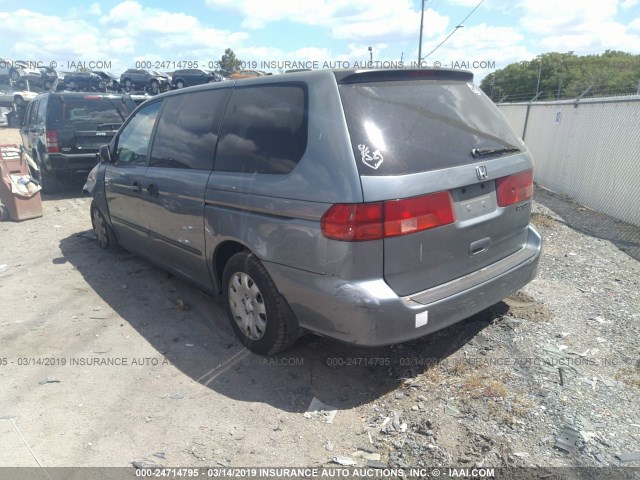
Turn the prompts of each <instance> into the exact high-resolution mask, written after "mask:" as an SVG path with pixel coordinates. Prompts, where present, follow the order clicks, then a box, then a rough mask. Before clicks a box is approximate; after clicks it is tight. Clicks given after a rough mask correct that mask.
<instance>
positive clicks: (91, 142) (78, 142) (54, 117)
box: [20, 92, 135, 193]
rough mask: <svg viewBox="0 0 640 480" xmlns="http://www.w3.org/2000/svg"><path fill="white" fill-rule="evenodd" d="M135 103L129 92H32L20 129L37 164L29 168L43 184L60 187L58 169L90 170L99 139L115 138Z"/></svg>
mask: <svg viewBox="0 0 640 480" xmlns="http://www.w3.org/2000/svg"><path fill="white" fill-rule="evenodd" d="M134 109H135V104H134V103H133V101H132V100H131V98H130V97H129V96H128V95H96V94H90V95H88V94H84V93H69V92H63V93H52V92H48V93H43V94H41V95H38V96H37V97H36V98H34V99H33V100H32V101H31V103H30V104H29V106H28V108H27V112H26V116H25V120H24V123H23V125H22V128H21V129H20V135H21V136H22V144H23V146H24V149H25V151H26V152H27V153H28V154H29V155H31V157H32V158H33V160H35V162H36V164H37V165H38V169H37V170H36V171H33V172H31V173H32V175H33V176H34V177H35V178H36V179H37V180H38V181H40V183H41V184H42V188H43V190H44V191H45V192H48V193H51V192H54V191H55V190H57V188H58V180H59V176H60V175H59V174H62V173H67V174H70V173H74V172H88V171H89V170H91V169H92V168H93V166H94V165H95V164H96V152H97V151H98V148H99V147H100V145H103V144H105V143H108V142H109V141H110V140H111V138H112V137H113V136H114V135H115V133H116V132H117V131H118V128H120V126H121V125H122V124H123V123H124V121H125V120H126V118H127V117H128V116H129V114H130V113H131V112H132V111H133V110H134Z"/></svg>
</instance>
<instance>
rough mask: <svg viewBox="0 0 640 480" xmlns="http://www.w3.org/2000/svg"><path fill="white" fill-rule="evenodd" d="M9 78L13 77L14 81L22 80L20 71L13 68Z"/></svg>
mask: <svg viewBox="0 0 640 480" xmlns="http://www.w3.org/2000/svg"><path fill="white" fill-rule="evenodd" d="M9 79H11V80H12V81H14V82H17V81H18V80H20V74H19V73H18V71H17V70H11V71H10V72H9Z"/></svg>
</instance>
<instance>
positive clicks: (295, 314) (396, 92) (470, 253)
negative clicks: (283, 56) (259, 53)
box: [85, 69, 542, 354]
mask: <svg viewBox="0 0 640 480" xmlns="http://www.w3.org/2000/svg"><path fill="white" fill-rule="evenodd" d="M472 81H473V75H472V74H471V73H470V72H466V71H457V70H448V69H439V70H426V69H425V70H419V71H418V70H388V71H387V70H385V71H379V70H378V71H335V72H333V71H329V70H323V71H322V70H319V71H312V72H300V73H291V74H288V75H287V76H286V78H285V77H282V76H270V77H263V78H258V79H254V80H247V81H244V82H241V83H240V84H232V83H216V84H209V85H203V86H200V87H193V88H190V89H187V90H176V91H173V92H170V93H166V94H163V95H160V96H158V97H154V98H152V99H150V100H148V101H147V102H145V103H144V104H142V105H140V106H139V107H138V108H137V110H136V111H135V112H134V113H133V115H132V116H131V117H130V118H129V119H128V120H127V122H126V123H125V124H124V125H123V126H122V128H121V129H120V131H119V132H118V133H117V135H116V136H115V137H114V138H113V140H112V141H111V143H110V144H109V145H105V146H103V147H101V149H100V154H99V156H100V158H101V162H100V164H99V165H97V166H96V167H95V168H94V169H93V170H92V172H91V173H90V175H89V177H88V179H87V184H86V185H85V188H86V189H87V190H88V191H90V192H91V193H92V196H93V202H92V206H91V215H92V222H93V226H94V230H95V233H96V236H97V238H98V243H99V245H100V246H101V247H103V248H114V247H116V245H121V246H123V247H124V248H126V249H128V250H131V251H134V252H137V253H138V254H140V255H143V256H145V257H148V258H149V259H150V260H151V261H153V262H155V263H157V264H159V265H161V266H162V267H163V268H165V269H167V270H169V271H171V272H173V273H175V274H178V275H180V276H182V277H184V278H187V279H188V280H189V281H191V282H193V283H194V284H195V285H197V286H198V287H199V288H201V289H204V290H206V291H209V292H212V293H214V294H219V295H220V296H221V297H222V300H223V303H224V307H225V308H226V311H227V314H228V316H229V321H230V323H231V326H232V328H233V329H234V331H235V333H236V335H237V336H238V338H239V339H240V340H241V342H242V343H243V344H244V345H245V346H247V347H248V348H249V349H250V350H252V351H254V352H257V353H260V354H273V353H275V352H278V351H281V350H282V349H284V348H286V347H287V346H288V345H290V344H291V343H292V342H294V341H295V339H296V338H297V337H298V335H299V334H300V332H306V331H310V332H315V333H318V334H320V335H324V336H328V337H334V338H337V339H340V340H343V341H346V342H351V343H355V344H359V345H370V346H373V345H385V344H392V343H398V342H402V341H406V340H410V339H413V338H417V337H421V336H423V335H426V334H429V333H431V332H434V331H437V330H439V329H442V328H444V327H446V326H448V325H451V324H452V323H455V322H457V321H459V320H462V319H464V318H466V317H468V316H470V315H473V314H475V313H477V312H479V311H481V310H482V309H485V308H487V307H489V306H491V305H493V304H495V303H497V302H499V301H500V300H502V299H503V298H505V297H507V296H508V295H510V294H512V293H513V292H515V291H516V290H518V289H519V288H521V287H522V286H524V285H525V284H527V283H528V282H529V281H530V280H531V279H533V278H534V277H535V275H536V272H537V267H538V262H539V258H540V252H541V243H542V240H541V237H540V235H539V234H538V232H537V231H536V229H535V228H534V227H533V226H532V225H531V224H530V223H529V220H530V213H531V196H532V191H533V181H532V178H533V177H532V160H531V155H530V153H529V151H528V149H527V148H526V146H525V145H524V143H523V142H522V141H521V140H519V139H518V138H517V136H516V135H515V134H514V132H513V130H512V129H511V127H510V126H509V124H508V123H507V121H506V120H505V118H504V116H503V115H502V114H501V113H500V111H499V110H498V109H497V107H496V106H495V105H494V104H493V102H491V100H490V99H489V98H488V97H487V96H486V95H484V93H482V92H481V91H480V90H479V89H478V88H477V87H476V86H475V85H474V84H473V83H472ZM214 152H215V153H214Z"/></svg>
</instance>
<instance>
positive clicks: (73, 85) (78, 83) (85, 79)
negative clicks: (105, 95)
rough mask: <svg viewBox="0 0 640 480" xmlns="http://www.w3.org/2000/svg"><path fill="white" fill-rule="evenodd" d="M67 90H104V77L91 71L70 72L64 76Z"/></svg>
mask: <svg viewBox="0 0 640 480" xmlns="http://www.w3.org/2000/svg"><path fill="white" fill-rule="evenodd" d="M64 83H65V87H66V89H67V90H71V91H72V92H104V91H105V88H106V83H105V81H104V79H103V78H102V77H101V76H100V75H97V74H95V73H93V72H71V73H69V74H67V75H65V77H64Z"/></svg>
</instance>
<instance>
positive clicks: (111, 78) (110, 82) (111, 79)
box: [91, 70, 120, 92]
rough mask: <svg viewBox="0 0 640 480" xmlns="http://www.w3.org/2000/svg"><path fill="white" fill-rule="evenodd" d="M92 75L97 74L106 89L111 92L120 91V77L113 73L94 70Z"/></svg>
mask: <svg viewBox="0 0 640 480" xmlns="http://www.w3.org/2000/svg"><path fill="white" fill-rule="evenodd" d="M91 73H95V74H96V75H98V76H99V77H100V78H102V81H103V82H104V88H106V89H107V90H110V91H112V92H119V91H120V82H119V81H118V77H116V76H115V75H114V74H113V73H110V72H105V71H103V70H92V71H91Z"/></svg>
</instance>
